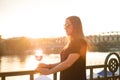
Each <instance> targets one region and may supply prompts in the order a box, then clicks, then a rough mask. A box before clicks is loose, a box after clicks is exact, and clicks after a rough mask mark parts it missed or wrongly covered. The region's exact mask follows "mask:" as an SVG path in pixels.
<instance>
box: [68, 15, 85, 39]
mask: <svg viewBox="0 0 120 80" xmlns="http://www.w3.org/2000/svg"><path fill="white" fill-rule="evenodd" d="M66 19H68V20H70V22H71V24H72V26H73V33H72V35H70V36H69V37H70V38H71V39H72V38H84V37H85V36H84V33H83V29H82V22H81V20H80V18H79V17H78V16H69V17H67V18H66Z"/></svg>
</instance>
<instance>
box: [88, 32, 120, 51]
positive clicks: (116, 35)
mask: <svg viewBox="0 0 120 80" xmlns="http://www.w3.org/2000/svg"><path fill="white" fill-rule="evenodd" d="M87 40H88V42H89V43H90V45H91V46H94V45H96V44H99V45H100V46H102V47H107V48H109V49H110V50H115V51H116V50H117V51H120V32H119V31H118V32H117V31H116V32H104V33H100V34H98V35H90V36H87ZM102 43H103V44H102Z"/></svg>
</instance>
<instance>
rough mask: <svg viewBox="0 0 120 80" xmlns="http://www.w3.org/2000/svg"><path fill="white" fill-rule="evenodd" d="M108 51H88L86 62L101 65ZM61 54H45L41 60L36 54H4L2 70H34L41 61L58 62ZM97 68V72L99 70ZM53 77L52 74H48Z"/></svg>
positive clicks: (11, 79)
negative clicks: (38, 59) (37, 58)
mask: <svg viewBox="0 0 120 80" xmlns="http://www.w3.org/2000/svg"><path fill="white" fill-rule="evenodd" d="M107 55H108V53H101V52H87V56H86V58H87V59H86V62H87V63H86V64H87V66H88V65H100V64H104V61H105V58H106V56H107ZM59 61H60V59H59V54H50V55H45V54H44V55H43V59H42V60H41V61H37V60H36V58H35V56H34V55H28V56H24V57H23V56H22V57H20V56H2V57H1V64H0V66H1V67H0V71H1V72H6V71H23V70H34V69H35V68H36V67H37V64H38V63H39V62H45V63H56V62H59ZM98 71H99V70H96V71H95V72H98ZM38 76H39V74H36V75H35V77H38ZM48 77H50V78H51V79H52V75H48ZM7 80H29V78H28V76H16V77H8V78H7Z"/></svg>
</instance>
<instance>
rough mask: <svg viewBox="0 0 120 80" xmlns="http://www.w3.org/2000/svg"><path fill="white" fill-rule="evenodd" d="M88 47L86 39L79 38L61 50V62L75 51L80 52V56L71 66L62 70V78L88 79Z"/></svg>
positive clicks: (66, 79)
mask: <svg viewBox="0 0 120 80" xmlns="http://www.w3.org/2000/svg"><path fill="white" fill-rule="evenodd" d="M86 49H87V43H86V41H85V40H84V39H78V40H73V41H71V42H70V43H69V45H68V47H67V48H65V49H63V50H62V51H61V53H60V55H61V62H63V61H64V60H66V59H67V57H68V56H69V55H70V54H73V53H74V54H75V53H77V54H79V55H80V58H79V59H78V60H77V61H76V62H75V63H74V64H73V65H72V66H71V67H69V68H67V69H65V70H63V71H61V72H60V80H86Z"/></svg>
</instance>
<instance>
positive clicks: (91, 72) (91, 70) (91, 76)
mask: <svg viewBox="0 0 120 80" xmlns="http://www.w3.org/2000/svg"><path fill="white" fill-rule="evenodd" d="M90 80H93V68H92V67H90Z"/></svg>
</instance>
